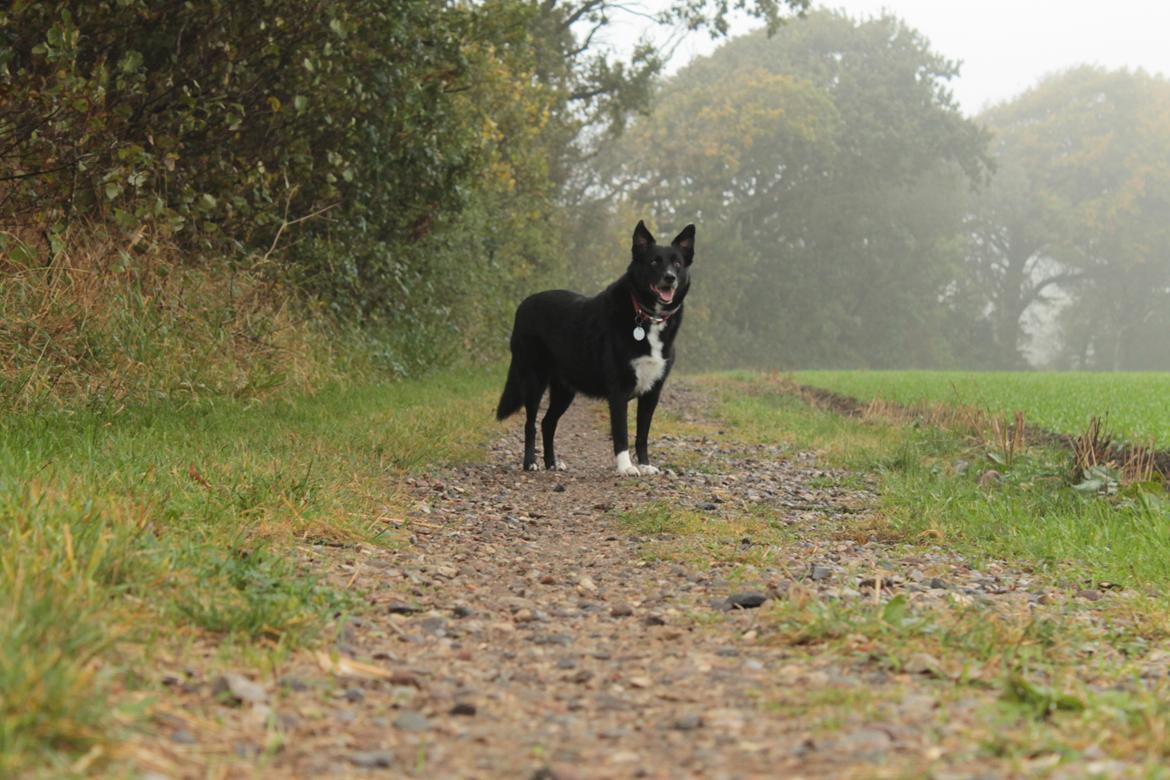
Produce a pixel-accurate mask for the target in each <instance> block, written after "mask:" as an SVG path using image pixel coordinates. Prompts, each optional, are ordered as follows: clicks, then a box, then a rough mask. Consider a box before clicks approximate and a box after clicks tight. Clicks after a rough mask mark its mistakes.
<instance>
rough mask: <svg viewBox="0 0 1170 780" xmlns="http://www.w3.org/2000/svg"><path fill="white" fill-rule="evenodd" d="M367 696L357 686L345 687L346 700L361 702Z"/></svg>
mask: <svg viewBox="0 0 1170 780" xmlns="http://www.w3.org/2000/svg"><path fill="white" fill-rule="evenodd" d="M365 698H366V695H365V694H364V693H362V692H361V691H360V690H359V689H357V688H346V689H345V700H346V701H350V702H355V703H356V702H359V701H362V700H363V699H365Z"/></svg>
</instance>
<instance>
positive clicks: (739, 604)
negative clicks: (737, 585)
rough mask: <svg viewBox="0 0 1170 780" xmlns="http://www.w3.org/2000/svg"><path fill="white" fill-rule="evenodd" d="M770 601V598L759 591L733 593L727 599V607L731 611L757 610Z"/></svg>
mask: <svg viewBox="0 0 1170 780" xmlns="http://www.w3.org/2000/svg"><path fill="white" fill-rule="evenodd" d="M767 600H768V597H767V596H765V595H764V594H763V593H759V592H757V591H745V592H743V593H732V594H731V595H730V596H728V597H727V606H728V608H730V609H755V608H756V607H758V606H760V605H761V604H763V603H764V602H765V601H767Z"/></svg>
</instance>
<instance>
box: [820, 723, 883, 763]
mask: <svg viewBox="0 0 1170 780" xmlns="http://www.w3.org/2000/svg"><path fill="white" fill-rule="evenodd" d="M892 745H893V740H892V739H891V738H890V735H889V734H887V733H886V732H884V731H880V730H879V729H870V728H863V729H858V730H857V731H854V732H852V733H850V734H845V735H844V736H841V737H838V738H837V739H835V740H833V741H832V743H830V746H831V747H832V749H833V751H834V752H837V753H844V754H853V755H852V756H851V758H852V759H853V760H856V759H857V758H858V756H857V754H864V755H872V754H876V753H882V752H884V751H886V750H889V748H890V747H891V746H892Z"/></svg>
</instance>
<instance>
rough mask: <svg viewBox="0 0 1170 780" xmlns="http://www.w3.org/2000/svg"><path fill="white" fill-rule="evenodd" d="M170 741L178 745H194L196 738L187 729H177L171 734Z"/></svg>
mask: <svg viewBox="0 0 1170 780" xmlns="http://www.w3.org/2000/svg"><path fill="white" fill-rule="evenodd" d="M171 742H174V743H176V744H178V745H194V744H195V743H196V742H198V740H197V739H196V738H195V735H194V734H192V733H191V732H190V731H188V730H187V729H178V730H177V731H175V733H173V734H171Z"/></svg>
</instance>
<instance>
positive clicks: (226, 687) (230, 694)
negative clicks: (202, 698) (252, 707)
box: [211, 672, 268, 704]
mask: <svg viewBox="0 0 1170 780" xmlns="http://www.w3.org/2000/svg"><path fill="white" fill-rule="evenodd" d="M211 695H212V696H215V697H217V698H220V697H223V698H227V699H229V700H230V701H231V702H232V703H234V704H242V703H244V702H249V703H251V704H259V703H262V702H265V701H268V692H267V691H266V690H264V687H263V686H261V685H257V684H256V683H254V682H252V681H251V680H249V679H248V678H247V677H245V676H243V675H242V674H236V673H235V672H228V673H227V674H221V675H220V676H219V677H216V678H215V679H214V680H213V681H212V683H211Z"/></svg>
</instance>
